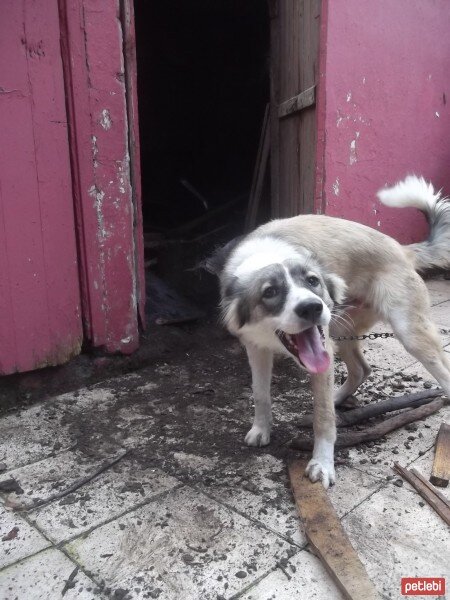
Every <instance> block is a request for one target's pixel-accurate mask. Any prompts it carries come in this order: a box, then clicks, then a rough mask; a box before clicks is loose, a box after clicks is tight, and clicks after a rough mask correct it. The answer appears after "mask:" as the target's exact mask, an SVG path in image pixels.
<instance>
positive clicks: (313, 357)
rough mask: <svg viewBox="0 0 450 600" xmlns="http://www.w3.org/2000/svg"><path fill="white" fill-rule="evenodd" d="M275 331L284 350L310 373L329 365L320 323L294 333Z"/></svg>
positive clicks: (322, 370) (328, 356)
mask: <svg viewBox="0 0 450 600" xmlns="http://www.w3.org/2000/svg"><path fill="white" fill-rule="evenodd" d="M275 333H276V335H277V336H278V339H279V340H280V342H281V343H282V344H283V346H284V347H285V348H286V350H288V351H289V352H290V353H291V354H292V355H293V356H294V357H295V358H296V359H297V360H298V361H299V362H300V364H301V365H302V366H303V367H305V369H306V370H307V371H309V372H310V373H324V372H325V371H326V370H327V369H328V367H329V366H330V355H329V354H328V352H327V351H326V350H325V335H324V333H323V329H322V327H321V326H320V325H313V326H312V327H310V328H309V329H305V330H304V331H301V332H300V333H295V334H290V333H285V332H284V331H280V330H277V331H276V332H275Z"/></svg>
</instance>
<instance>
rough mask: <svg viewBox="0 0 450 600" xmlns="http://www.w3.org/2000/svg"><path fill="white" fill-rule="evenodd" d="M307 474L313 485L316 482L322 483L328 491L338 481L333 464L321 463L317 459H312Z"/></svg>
mask: <svg viewBox="0 0 450 600" xmlns="http://www.w3.org/2000/svg"><path fill="white" fill-rule="evenodd" d="M305 473H306V475H307V476H308V477H309V478H310V480H311V481H312V482H313V483H314V482H315V481H321V482H322V484H323V487H324V488H325V489H326V490H327V489H328V488H329V487H330V485H333V484H334V482H335V481H336V473H335V471H334V465H333V463H332V462H328V461H320V460H317V458H312V459H311V460H310V461H309V463H308V466H307V467H306V471H305Z"/></svg>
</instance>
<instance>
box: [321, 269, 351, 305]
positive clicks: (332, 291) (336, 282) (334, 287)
mask: <svg viewBox="0 0 450 600" xmlns="http://www.w3.org/2000/svg"><path fill="white" fill-rule="evenodd" d="M324 280H325V285H326V286H327V290H328V293H329V295H330V298H331V299H332V300H333V302H334V303H335V304H342V302H344V299H345V294H346V292H347V285H346V283H345V281H344V280H343V279H342V277H339V275H335V274H334V273H327V274H326V275H324Z"/></svg>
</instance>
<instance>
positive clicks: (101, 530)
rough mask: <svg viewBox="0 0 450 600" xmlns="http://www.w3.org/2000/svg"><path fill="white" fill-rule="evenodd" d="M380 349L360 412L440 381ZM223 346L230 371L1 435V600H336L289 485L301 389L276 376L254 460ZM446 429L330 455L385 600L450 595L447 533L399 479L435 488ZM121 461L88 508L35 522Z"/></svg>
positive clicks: (56, 413)
mask: <svg viewBox="0 0 450 600" xmlns="http://www.w3.org/2000/svg"><path fill="white" fill-rule="evenodd" d="M428 285H429V289H430V292H431V296H432V303H433V309H432V310H433V316H434V318H435V321H436V322H437V324H438V325H439V326H440V327H441V328H448V326H449V324H450V318H449V316H450V299H449V298H450V289H449V288H450V283H449V282H446V281H431V282H429V283H428ZM379 330H380V331H382V330H384V328H383V327H382V326H380V327H379ZM442 337H443V343H444V346H445V347H446V349H447V351H450V335H449V334H444V335H443V336H442ZM369 344H370V345H367V352H366V356H367V358H368V360H369V362H370V363H371V364H372V365H373V366H374V367H377V368H376V369H375V370H374V372H373V376H372V378H371V381H369V382H367V383H366V384H365V385H364V388H363V389H362V390H361V393H360V394H358V396H359V398H360V401H361V402H367V401H368V400H369V399H371V398H372V397H374V396H375V397H382V396H383V394H388V395H389V394H390V393H392V391H393V390H394V393H399V394H401V393H403V392H402V391H401V390H402V389H403V390H405V389H406V390H414V389H416V390H419V389H422V388H423V386H424V383H425V382H426V381H430V380H431V377H430V376H429V375H428V374H427V373H426V372H425V371H424V369H423V368H422V367H421V366H420V365H419V364H417V363H416V362H414V359H413V358H411V356H409V355H408V354H407V353H406V352H405V351H404V350H403V349H402V348H401V347H400V345H399V344H398V342H397V341H396V340H393V339H389V340H375V341H373V342H370V343H369ZM218 346H220V348H219V349H218V350H217V352H220V353H222V354H220V358H221V361H222V362H221V363H220V364H222V365H223V368H222V369H221V368H217V367H216V366H215V367H214V368H213V367H212V366H211V365H209V364H207V363H208V361H207V360H205V357H204V356H200V357H198V362H196V359H195V356H193V353H192V354H191V355H188V356H186V357H185V358H184V361H183V362H181V363H177V364H171V363H170V362H167V363H164V362H161V364H160V365H157V366H155V367H152V368H147V369H142V370H140V371H138V372H136V373H134V374H130V375H126V376H121V377H117V378H115V379H111V380H108V381H106V382H103V383H102V384H97V385H94V386H91V387H89V388H84V389H80V390H78V391H77V392H75V393H68V394H62V395H60V396H57V397H55V398H53V399H51V400H48V401H46V402H45V403H42V404H35V405H33V406H31V407H29V408H26V409H25V410H21V411H18V412H14V413H11V414H9V415H7V416H4V417H3V418H2V419H0V484H1V482H4V481H6V480H10V479H11V478H13V479H14V480H15V481H16V482H17V484H18V485H19V488H18V489H17V490H16V491H15V492H3V493H2V494H1V500H2V503H1V505H0V538H2V541H0V548H1V550H2V552H0V598H2V599H5V600H13V599H20V600H37V599H42V600H53V599H55V600H56V599H58V598H61V597H64V598H66V599H67V600H70V599H79V600H85V599H86V600H88V599H99V598H114V599H125V598H126V599H132V598H133V599H140V598H159V599H160V600H169V599H170V600H175V599H179V598H180V599H181V598H183V600H209V599H214V600H219V599H224V598H226V599H227V600H232V599H237V598H239V599H242V600H244V599H245V600H250V599H252V600H269V599H274V600H291V599H294V598H295V599H305V600H314V599H317V600H325V599H326V600H333V599H337V598H341V595H340V593H339V592H338V590H337V589H336V587H335V585H334V584H333V582H332V581H331V579H330V577H329V576H328V574H327V573H326V571H325V570H324V568H323V567H322V565H321V563H320V561H319V560H318V559H317V558H316V557H315V556H314V555H313V554H312V553H311V551H310V548H309V547H308V544H307V541H306V539H305V535H304V532H303V528H302V525H301V523H300V521H299V519H298V517H297V514H296V511H295V506H294V502H293V498H292V495H291V492H290V488H289V483H288V480H287V474H286V461H287V460H288V459H289V458H292V457H293V456H295V453H293V452H292V451H291V450H289V448H288V447H287V445H286V442H287V440H288V439H289V437H291V436H292V435H295V433H296V428H295V419H296V418H298V414H300V413H302V412H303V413H304V412H308V411H309V410H310V395H309V392H308V388H307V386H306V387H305V388H304V389H303V387H302V386H304V385H305V384H306V383H307V382H306V380H305V379H304V378H303V379H302V377H299V376H298V374H297V373H295V372H294V371H293V370H292V369H291V368H290V367H289V368H288V369H287V371H286V372H285V371H283V370H281V374H277V372H276V375H275V380H274V409H275V427H274V435H273V440H272V444H271V445H270V446H269V447H268V448H265V449H249V448H246V447H245V445H244V444H243V437H244V435H245V432H246V429H247V427H248V424H249V422H250V418H251V411H250V409H251V406H250V405H251V399H250V392H249V378H248V373H247V371H246V368H247V367H246V365H245V362H244V357H243V355H242V353H241V351H240V349H239V347H238V346H237V344H236V342H234V341H233V340H231V339H229V338H226V337H225V336H222V337H221V338H220V343H219V344H218ZM202 364H203V366H202ZM242 369H244V371H242ZM341 370H342V368H341V366H340V365H338V372H340V371H341ZM243 373H245V375H243ZM413 375H417V376H419V377H421V379H419V380H418V381H414V380H412V381H411V380H410V379H411V377H408V376H413ZM416 379H417V378H416ZM425 385H428V384H427V383H426V384H425ZM433 385H434V383H433ZM237 386H239V388H241V392H240V393H238V392H237V391H236V390H237V389H239V388H238V387H237ZM402 386H403V388H402ZM299 387H300V392H299ZM230 397H231V400H230ZM299 398H300V399H304V402H303V404H300V407H299V402H298V400H299ZM443 421H447V422H450V407H449V406H447V407H445V408H444V409H442V410H441V411H440V412H439V413H437V414H435V415H433V416H431V417H429V418H428V419H427V420H426V421H420V422H418V423H417V424H416V425H417V427H416V426H413V427H409V428H408V430H406V429H402V430H398V431H396V432H394V433H393V434H391V435H390V436H389V437H388V438H387V439H385V440H382V441H380V442H379V443H370V444H368V445H364V446H359V447H357V448H352V449H350V450H349V451H347V452H345V451H341V452H340V453H338V454H337V458H338V463H339V464H338V466H337V483H336V485H335V486H334V487H333V488H332V489H330V491H329V495H330V498H331V500H332V502H333V504H334V506H335V508H336V510H337V512H338V514H339V516H340V517H341V519H342V524H343V527H344V529H345V530H346V532H347V533H348V535H349V537H350V539H351V541H352V543H353V545H354V547H355V548H356V550H357V552H358V554H359V556H360V557H361V559H362V561H363V562H364V564H365V566H366V569H367V571H368V573H369V576H370V577H371V578H372V580H373V582H374V584H375V586H376V587H377V589H378V591H379V593H380V596H381V597H382V598H386V599H387V598H401V595H400V578H401V577H414V576H422V577H431V576H443V577H447V587H448V586H449V585H450V531H449V528H448V527H447V526H446V525H445V524H444V522H443V521H442V520H441V519H440V517H439V516H438V515H437V514H436V513H435V512H434V511H433V510H432V509H431V508H430V507H429V506H428V505H427V504H424V503H423V502H422V500H421V498H420V497H419V496H418V495H417V494H416V492H415V491H414V490H413V489H412V488H411V487H410V486H409V485H408V484H406V483H404V484H403V485H401V486H400V485H399V484H400V482H399V480H398V477H397V476H395V477H393V471H392V468H391V467H392V464H393V462H394V460H396V461H398V462H400V464H402V465H404V466H411V465H413V466H414V467H416V468H417V469H418V470H419V471H420V472H421V473H422V474H423V475H424V476H425V477H428V476H429V473H430V470H431V465H432V461H433V444H434V441H435V438H436V434H437V431H438V429H439V426H440V424H441V422H443ZM125 451H128V452H127V454H125V456H122V455H123V453H124V452H125ZM116 457H121V458H120V460H119V461H118V462H117V463H116V464H115V465H114V466H112V467H110V468H108V469H107V470H105V471H104V472H103V473H101V474H100V475H98V476H97V477H95V478H94V479H92V480H90V481H89V482H87V483H86V484H85V485H83V486H82V487H80V488H79V489H78V490H77V491H75V492H73V493H71V494H69V495H66V496H64V497H63V498H62V499H58V500H54V501H51V502H49V503H48V504H45V505H43V506H41V507H37V508H33V506H34V504H35V503H36V502H37V501H38V500H42V499H47V498H49V497H50V496H51V495H52V494H55V493H57V492H58V491H61V490H65V489H67V487H69V486H70V485H71V484H72V483H74V482H75V481H77V480H78V479H79V478H80V477H84V476H86V475H89V474H92V473H93V472H94V471H95V470H96V469H97V468H98V467H99V466H101V465H102V464H104V463H105V461H106V462H107V461H111V460H112V459H114V458H116ZM443 493H444V494H445V495H446V497H447V498H450V489H449V488H447V489H446V490H444V491H443ZM18 506H22V507H25V509H26V510H22V511H20V512H17V511H14V510H12V509H13V508H14V507H15V508H17V507H18ZM14 528H16V529H14ZM6 538H12V539H6ZM424 598H425V597H424ZM427 598H430V596H427ZM361 600H363V599H361Z"/></svg>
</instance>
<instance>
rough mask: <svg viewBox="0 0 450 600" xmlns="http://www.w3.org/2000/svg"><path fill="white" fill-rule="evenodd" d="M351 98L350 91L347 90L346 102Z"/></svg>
mask: <svg viewBox="0 0 450 600" xmlns="http://www.w3.org/2000/svg"><path fill="white" fill-rule="evenodd" d="M351 99H352V93H351V92H347V102H350V100H351Z"/></svg>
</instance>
